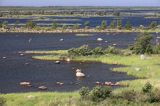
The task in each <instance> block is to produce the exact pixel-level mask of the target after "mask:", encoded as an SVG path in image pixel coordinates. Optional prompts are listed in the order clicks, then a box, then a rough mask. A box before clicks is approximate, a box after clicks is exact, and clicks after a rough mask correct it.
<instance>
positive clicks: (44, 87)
mask: <svg viewBox="0 0 160 106" xmlns="http://www.w3.org/2000/svg"><path fill="white" fill-rule="evenodd" d="M38 89H39V90H47V87H46V86H39V87H38Z"/></svg>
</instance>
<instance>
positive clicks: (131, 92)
mask: <svg viewBox="0 0 160 106" xmlns="http://www.w3.org/2000/svg"><path fill="white" fill-rule="evenodd" d="M122 98H124V99H126V100H128V101H134V100H135V99H136V92H135V91H134V90H129V91H123V92H122Z"/></svg>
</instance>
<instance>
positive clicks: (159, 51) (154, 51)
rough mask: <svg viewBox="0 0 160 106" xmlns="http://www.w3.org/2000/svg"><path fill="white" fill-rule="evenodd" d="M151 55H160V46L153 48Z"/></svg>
mask: <svg viewBox="0 0 160 106" xmlns="http://www.w3.org/2000/svg"><path fill="white" fill-rule="evenodd" d="M153 53H154V54H159V53H160V45H156V46H154V47H153Z"/></svg>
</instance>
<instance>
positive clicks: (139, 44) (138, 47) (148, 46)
mask: <svg viewBox="0 0 160 106" xmlns="http://www.w3.org/2000/svg"><path fill="white" fill-rule="evenodd" d="M151 40H152V36H151V35H150V34H148V33H143V34H140V35H139V36H138V38H137V40H136V42H135V43H134V45H133V46H132V47H131V50H133V52H134V53H136V54H144V53H147V54H151V53H153V45H152V43H151Z"/></svg>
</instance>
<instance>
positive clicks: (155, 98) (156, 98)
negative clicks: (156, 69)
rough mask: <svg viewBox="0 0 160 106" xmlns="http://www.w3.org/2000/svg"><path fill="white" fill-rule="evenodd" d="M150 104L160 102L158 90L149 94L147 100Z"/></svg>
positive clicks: (159, 91)
mask: <svg viewBox="0 0 160 106" xmlns="http://www.w3.org/2000/svg"><path fill="white" fill-rule="evenodd" d="M148 101H149V102H150V103H153V102H160V90H159V89H155V90H154V92H152V93H151V94H150V98H149V100H148Z"/></svg>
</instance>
